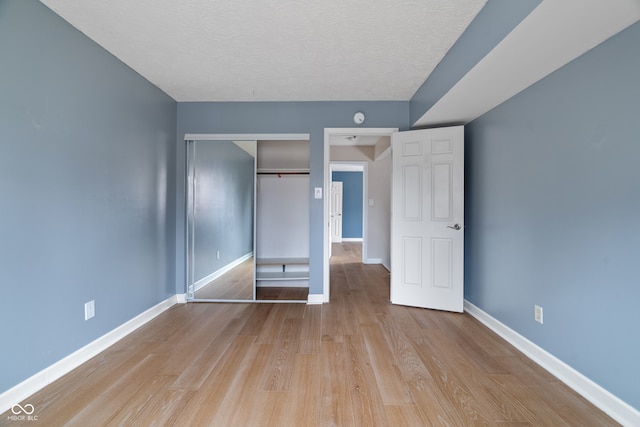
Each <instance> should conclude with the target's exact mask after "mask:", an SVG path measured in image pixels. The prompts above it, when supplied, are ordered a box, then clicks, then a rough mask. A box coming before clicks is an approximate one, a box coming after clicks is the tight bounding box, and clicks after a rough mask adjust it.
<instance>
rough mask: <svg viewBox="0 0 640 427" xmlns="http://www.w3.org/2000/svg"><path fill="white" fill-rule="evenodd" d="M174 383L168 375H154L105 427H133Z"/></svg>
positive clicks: (173, 378) (173, 379) (172, 378)
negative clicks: (130, 426)
mask: <svg viewBox="0 0 640 427" xmlns="http://www.w3.org/2000/svg"><path fill="white" fill-rule="evenodd" d="M174 381H175V377H173V376H170V375H154V376H153V377H152V378H151V380H150V381H147V382H146V383H145V385H144V387H141V388H140V390H138V392H137V393H136V394H135V395H134V396H133V398H132V399H131V400H130V401H129V402H128V403H127V404H126V405H122V407H121V408H120V410H119V411H117V412H115V413H114V415H113V416H112V417H111V418H110V419H109V421H108V422H107V423H106V425H107V426H119V425H133V424H134V423H136V422H137V420H138V419H139V418H140V415H141V414H142V413H144V412H145V410H146V409H147V407H148V406H149V405H151V404H152V402H154V400H157V399H158V397H159V396H162V395H163V394H164V392H165V390H167V389H168V388H169V386H170V385H171V384H172V383H173V382H174ZM141 422H142V421H141Z"/></svg>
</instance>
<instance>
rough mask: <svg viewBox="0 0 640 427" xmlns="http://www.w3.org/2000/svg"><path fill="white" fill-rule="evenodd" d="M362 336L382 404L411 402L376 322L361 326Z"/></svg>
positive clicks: (407, 389)
mask: <svg viewBox="0 0 640 427" xmlns="http://www.w3.org/2000/svg"><path fill="white" fill-rule="evenodd" d="M362 336H363V338H364V342H365V345H366V349H367V354H368V356H369V359H370V360H371V367H372V368H373V372H374V375H375V378H376V382H377V383H378V389H379V390H380V396H381V398H382V403H383V404H384V405H404V404H409V403H413V399H412V398H411V392H410V391H409V387H408V386H407V384H406V382H405V381H404V378H403V375H402V372H401V371H400V368H399V367H398V364H397V363H396V359H395V357H394V356H393V352H392V350H391V349H390V348H389V346H388V345H387V342H386V339H385V337H384V334H383V332H382V330H381V329H380V327H379V326H378V325H377V324H371V325H365V326H363V327H362Z"/></svg>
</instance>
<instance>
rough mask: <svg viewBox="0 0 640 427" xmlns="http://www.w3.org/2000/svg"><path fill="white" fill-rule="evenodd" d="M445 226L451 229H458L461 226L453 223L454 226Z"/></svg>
mask: <svg viewBox="0 0 640 427" xmlns="http://www.w3.org/2000/svg"><path fill="white" fill-rule="evenodd" d="M447 228H451V229H453V230H460V229H461V228H462V227H460V224H456V225H454V226H450V225H449V226H447Z"/></svg>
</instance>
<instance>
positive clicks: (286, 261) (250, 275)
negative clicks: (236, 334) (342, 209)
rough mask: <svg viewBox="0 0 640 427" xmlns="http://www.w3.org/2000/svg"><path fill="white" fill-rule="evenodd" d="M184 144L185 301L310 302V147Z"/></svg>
mask: <svg viewBox="0 0 640 427" xmlns="http://www.w3.org/2000/svg"><path fill="white" fill-rule="evenodd" d="M207 136H208V137H211V139H205V138H202V135H198V137H199V139H192V140H188V139H187V140H186V143H187V206H186V222H187V239H186V240H187V245H186V261H187V286H186V288H187V300H188V301H212V302H216V301H224V302H250V301H253V302H266V301H269V302H306V301H307V299H308V294H309V202H310V197H309V194H310V193H309V192H310V183H309V141H308V139H307V140H299V139H292V140H286V139H285V140H281V139H273V140H271V139H266V140H251V141H248V140H232V139H224V140H223V139H222V138H220V139H217V136H216V135H207Z"/></svg>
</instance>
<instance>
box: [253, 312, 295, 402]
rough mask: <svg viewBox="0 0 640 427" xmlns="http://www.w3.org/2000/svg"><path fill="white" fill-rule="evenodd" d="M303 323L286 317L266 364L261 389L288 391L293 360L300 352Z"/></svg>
mask: <svg viewBox="0 0 640 427" xmlns="http://www.w3.org/2000/svg"><path fill="white" fill-rule="evenodd" d="M300 330H301V325H300V323H299V322H297V321H296V320H295V319H285V320H284V322H283V323H282V327H281V329H280V331H278V336H279V338H278V340H277V342H276V343H275V344H274V346H273V353H272V355H271V358H270V363H269V364H268V365H267V366H265V368H264V370H263V375H262V381H261V387H260V389H261V390H265V391H286V390H289V381H290V380H291V376H292V374H293V360H294V359H295V356H296V354H297V352H298V343H299V341H300Z"/></svg>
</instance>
